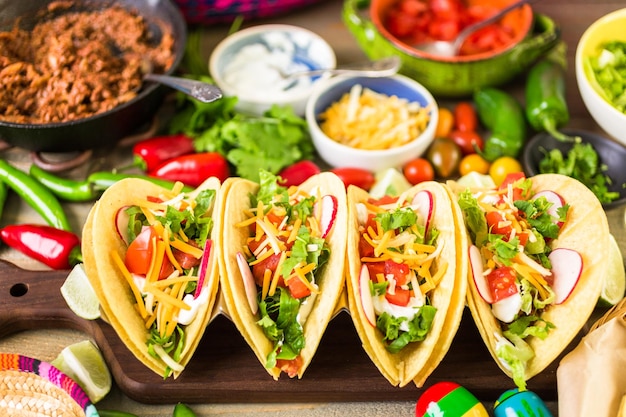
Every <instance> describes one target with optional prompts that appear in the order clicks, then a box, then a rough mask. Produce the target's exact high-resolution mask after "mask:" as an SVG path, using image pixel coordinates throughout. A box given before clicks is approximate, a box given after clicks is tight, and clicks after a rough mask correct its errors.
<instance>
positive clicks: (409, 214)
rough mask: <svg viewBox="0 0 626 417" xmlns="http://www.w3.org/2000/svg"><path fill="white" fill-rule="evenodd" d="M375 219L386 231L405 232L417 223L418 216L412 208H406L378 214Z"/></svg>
mask: <svg viewBox="0 0 626 417" xmlns="http://www.w3.org/2000/svg"><path fill="white" fill-rule="evenodd" d="M375 219H376V221H377V222H378V223H380V226H381V227H382V228H383V230H384V231H388V230H404V229H406V228H408V227H411V226H413V225H414V224H415V223H416V222H417V214H415V211H413V210H412V209H411V208H410V207H404V208H399V209H397V210H394V211H385V212H382V213H378V214H377V215H376V218H375Z"/></svg>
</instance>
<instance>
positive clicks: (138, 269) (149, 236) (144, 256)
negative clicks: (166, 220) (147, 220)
mask: <svg viewBox="0 0 626 417" xmlns="http://www.w3.org/2000/svg"><path fill="white" fill-rule="evenodd" d="M157 238H158V235H157V233H156V231H155V230H154V228H152V227H147V228H145V229H144V230H143V231H142V232H141V233H139V235H137V237H136V238H135V239H134V240H133V241H132V242H130V245H128V249H127V250H126V257H125V258H124V264H125V265H126V268H128V271H129V272H131V273H133V274H137V275H146V274H147V273H148V271H149V270H150V264H151V262H152V241H153V239H157ZM172 272H174V267H173V266H172V264H171V262H170V261H169V260H168V259H167V258H166V259H164V260H163V264H162V265H161V270H160V271H159V279H163V278H166V277H167V276H169V275H170V274H171V273H172Z"/></svg>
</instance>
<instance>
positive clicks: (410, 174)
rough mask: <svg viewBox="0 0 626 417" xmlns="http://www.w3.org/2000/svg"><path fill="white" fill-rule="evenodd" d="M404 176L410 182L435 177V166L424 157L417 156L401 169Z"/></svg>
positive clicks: (430, 179)
mask: <svg viewBox="0 0 626 417" xmlns="http://www.w3.org/2000/svg"><path fill="white" fill-rule="evenodd" d="M402 172H403V173H404V176H405V178H406V180H407V181H408V182H410V183H411V184H413V185H415V184H419V183H420V182H423V181H432V180H434V179H435V168H433V165H432V164H431V163H430V161H429V160H428V159H426V158H417V159H414V160H412V161H410V162H409V163H407V164H406V165H405V166H404V168H403V169H402Z"/></svg>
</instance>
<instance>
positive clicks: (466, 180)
mask: <svg viewBox="0 0 626 417" xmlns="http://www.w3.org/2000/svg"><path fill="white" fill-rule="evenodd" d="M456 182H457V184H459V185H460V186H462V187H469V188H495V187H496V184H495V183H494V182H493V179H492V178H491V176H490V175H486V174H479V173H478V172H474V171H472V172H470V173H467V174H465V175H463V176H462V177H461V178H459V179H458V180H457V181H456Z"/></svg>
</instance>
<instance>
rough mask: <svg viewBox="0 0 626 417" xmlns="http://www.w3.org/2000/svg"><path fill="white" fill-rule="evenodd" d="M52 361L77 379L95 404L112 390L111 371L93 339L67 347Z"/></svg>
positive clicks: (62, 370)
mask: <svg viewBox="0 0 626 417" xmlns="http://www.w3.org/2000/svg"><path fill="white" fill-rule="evenodd" d="M51 363H52V365H54V366H55V367H56V368H58V369H59V370H60V371H61V372H63V373H64V374H66V375H67V376H69V377H70V378H72V379H73V380H74V381H76V383H77V384H78V385H80V386H81V388H82V389H83V390H84V391H85V393H86V394H87V396H89V399H90V400H91V402H92V403H94V404H95V403H97V402H98V401H100V400H101V399H102V398H104V396H105V395H107V394H108V393H109V391H110V390H111V384H112V382H111V373H110V372H109V368H108V367H107V364H106V362H105V361H104V358H103V357H102V354H101V353H100V349H98V347H97V346H96V345H95V344H93V342H91V340H83V341H81V342H77V343H74V344H72V345H69V346H67V347H65V348H64V349H63V350H62V351H61V353H59V356H57V357H56V359H54V360H53V361H52V362H51Z"/></svg>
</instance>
